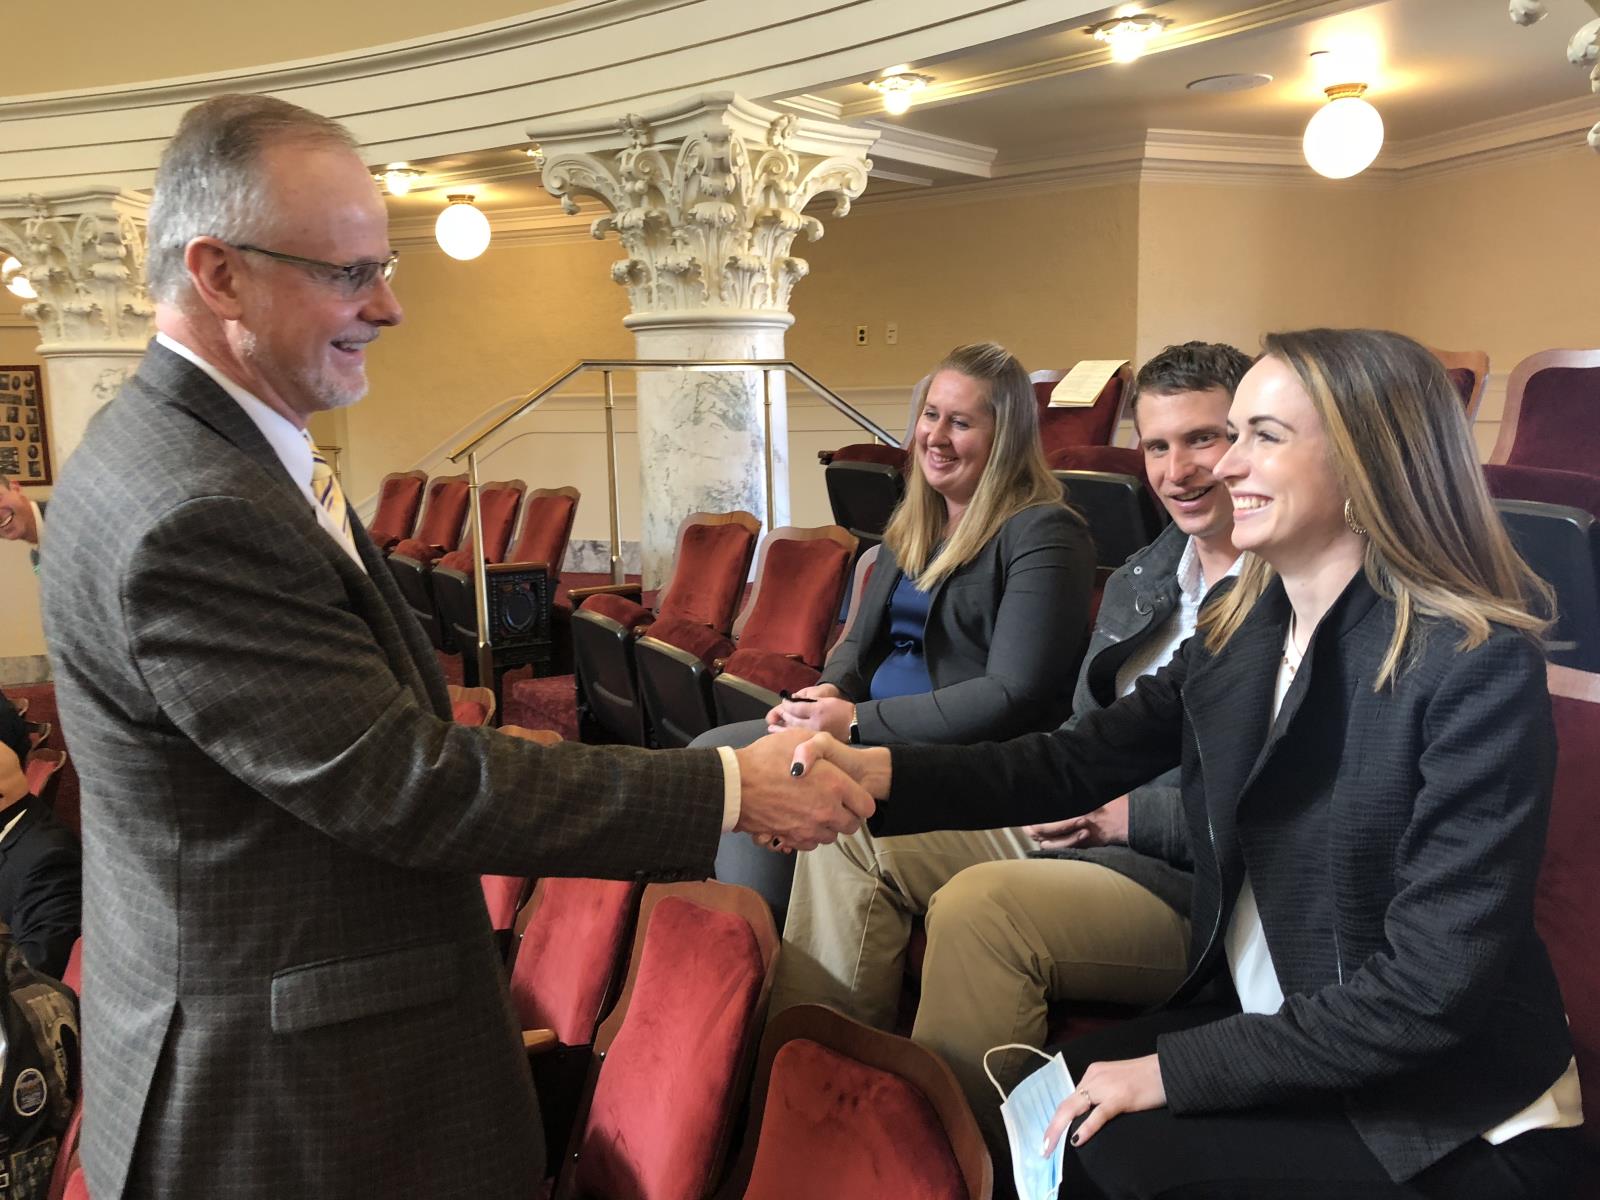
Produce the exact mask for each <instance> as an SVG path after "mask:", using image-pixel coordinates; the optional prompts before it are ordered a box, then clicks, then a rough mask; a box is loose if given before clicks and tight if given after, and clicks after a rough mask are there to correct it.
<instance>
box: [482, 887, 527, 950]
mask: <svg viewBox="0 0 1600 1200" xmlns="http://www.w3.org/2000/svg"><path fill="white" fill-rule="evenodd" d="M478 882H479V883H480V884H481V885H482V887H483V906H484V908H486V909H488V911H489V927H490V928H491V929H493V930H494V931H495V933H497V934H503V935H505V937H506V940H507V941H509V940H510V935H511V931H512V929H513V928H515V927H516V923H517V911H518V910H519V909H520V908H521V907H522V905H523V903H524V902H525V899H526V897H527V894H528V880H527V879H526V878H525V877H524V876H521V875H482V876H479V879H478Z"/></svg>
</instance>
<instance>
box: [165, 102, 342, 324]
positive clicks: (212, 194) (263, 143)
mask: <svg viewBox="0 0 1600 1200" xmlns="http://www.w3.org/2000/svg"><path fill="white" fill-rule="evenodd" d="M282 142H296V143H301V144H305V145H324V146H343V147H345V148H347V149H350V150H352V151H353V150H355V149H356V148H357V147H356V141H355V138H354V137H352V136H351V134H350V131H349V130H348V129H346V128H345V127H344V126H343V125H340V124H339V123H338V122H337V121H330V120H329V119H328V118H327V117H323V116H318V115H317V114H316V113H314V112H311V111H310V110H308V109H304V108H301V107H300V106H299V105H296V104H290V103H289V102H288V101H286V100H277V99H274V98H273V97H271V96H247V95H228V96H214V97H212V98H211V99H210V100H207V101H205V102H204V103H202V104H197V105H195V106H194V107H193V108H191V109H190V110H189V111H188V112H186V113H184V115H183V120H182V121H180V122H179V123H178V131H177V132H176V133H175V134H173V135H172V141H170V142H169V143H167V148H166V150H165V151H164V152H163V153H162V155H161V166H160V168H159V169H158V170H157V171H156V182H155V199H154V201H153V202H152V203H151V205H150V218H149V226H148V230H147V239H148V256H147V259H146V274H147V277H148V278H147V282H148V284H149V287H150V294H151V295H152V296H153V297H154V298H155V299H156V300H158V301H161V302H164V303H168V304H175V303H178V302H180V301H181V300H182V299H183V297H184V296H186V295H187V294H188V292H189V287H190V284H189V275H188V272H187V270H186V269H185V268H184V265H183V254H184V250H185V249H186V248H187V247H188V245H189V243H190V242H191V241H193V240H194V239H195V238H197V237H215V238H221V239H222V240H223V241H225V242H248V241H251V240H253V239H256V238H259V237H261V236H262V234H263V232H264V231H265V228H264V227H265V225H266V224H267V222H268V221H269V220H270V214H268V213H267V212H266V210H265V205H264V200H265V194H264V193H265V189H264V188H263V187H262V186H261V185H262V180H261V179H260V173H259V171H258V169H257V168H258V166H259V162H260V157H261V153H262V151H264V150H266V149H267V148H268V147H269V146H272V145H274V144H277V143H282Z"/></svg>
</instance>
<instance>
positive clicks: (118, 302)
mask: <svg viewBox="0 0 1600 1200" xmlns="http://www.w3.org/2000/svg"><path fill="white" fill-rule="evenodd" d="M142 205H143V202H142V200H138V201H136V202H135V203H134V204H132V205H129V204H128V203H126V202H124V199H123V198H122V197H119V196H112V195H100V196H74V197H63V198H51V199H46V198H45V197H42V196H29V197H28V198H27V200H26V201H25V202H24V203H23V204H22V205H21V206H20V207H21V209H22V215H20V216H12V217H9V218H0V246H3V247H4V248H5V249H6V250H8V251H9V252H10V253H12V254H14V255H16V256H17V259H18V260H19V261H20V262H21V263H22V269H23V273H24V274H25V275H26V276H27V277H28V281H29V282H30V283H31V284H32V285H33V288H34V291H35V292H37V293H38V298H37V299H36V300H30V301H27V302H26V303H24V304H23V306H22V313H23V315H24V316H26V317H28V318H29V319H30V320H32V321H34V322H36V323H37V324H38V326H39V331H40V333H41V334H42V335H43V342H42V344H41V347H40V349H41V350H42V351H44V352H45V353H48V352H50V351H51V350H56V349H67V348H78V349H83V348H95V349H121V348H131V349H135V350H138V349H142V348H143V346H144V343H145V342H146V340H148V338H149V336H150V329H151V321H152V319H153V317H154V316H155V306H154V305H153V304H152V303H151V302H150V294H149V292H148V291H147V290H146V288H145V282H144V260H145V237H144V225H143V223H142V221H140V220H137V219H136V217H135V212H142ZM11 207H12V209H13V211H15V210H16V208H17V207H18V206H16V205H13V206H11Z"/></svg>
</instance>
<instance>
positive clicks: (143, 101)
mask: <svg viewBox="0 0 1600 1200" xmlns="http://www.w3.org/2000/svg"><path fill="white" fill-rule="evenodd" d="M1102 3H1103V0H988V2H987V3H984V4H982V5H978V6H975V5H973V4H972V3H971V0H919V2H918V4H917V5H916V6H915V10H914V12H913V11H912V10H911V9H909V8H908V6H907V5H906V4H905V2H904V0H786V2H785V4H784V5H782V6H781V8H777V9H775V8H774V7H771V6H767V5H760V4H750V3H748V0H575V2H574V3H572V4H568V5H565V6H562V7H560V8H555V9H545V10H540V11H539V12H537V13H534V14H530V15H529V16H526V17H522V18H517V19H514V20H511V21H504V22H499V23H495V24H491V25H487V26H478V27H475V28H472V29H467V30H461V31H457V32H455V33H449V34H443V35H437V36H434V37H432V38H428V39H419V40H416V41H412V42H405V43H398V44H395V45H391V46H383V47H377V48H374V49H370V50H363V51H358V52H354V53H349V54H341V55H333V56H328V57H326V58H322V59H314V60H304V61H301V62H296V63H288V64H277V65H274V66H268V67H261V68H256V69H251V70H246V71H233V72H219V73H213V74H208V75H201V76H191V77H188V78H185V79H179V80H166V81H159V82H154V83H141V84H135V85H132V86H127V87H118V88H100V89H95V90H93V91H86V92H79V93H73V94H54V95H46V96H29V97H19V98H14V99H9V100H0V126H3V127H4V134H3V136H0V194H8V193H27V192H51V191H56V190H62V189H67V188H72V187H77V186H82V185H83V184H85V183H87V182H89V181H91V180H92V181H94V182H96V183H105V184H109V185H111V186H121V187H129V188H134V189H144V188H148V187H149V186H150V184H151V182H152V180H153V177H154V170H155V166H156V162H157V159H158V157H159V154H160V151H161V148H162V146H163V145H164V143H165V142H166V140H167V139H168V138H169V137H170V136H171V133H172V131H173V129H174V128H176V126H177V123H178V120H179V118H180V117H181V116H182V114H183V112H184V111H185V109H187V108H188V107H189V106H190V105H191V104H192V103H194V102H195V101H197V100H199V99H201V98H204V97H206V96H211V95H216V94H219V93H222V92H227V91H251V92H270V93H272V94H275V95H278V96H282V97H284V98H286V99H290V100H293V101H295V102H296V103H299V104H303V105H305V106H306V107H308V108H311V109H313V110H315V111H317V112H320V113H325V114H327V115H329V116H331V117H333V118H335V119H337V120H340V121H343V122H344V123H345V124H347V125H348V126H349V127H350V129H351V130H352V132H353V133H354V134H355V136H356V139H357V141H358V142H359V143H360V144H361V145H362V147H363V153H364V155H365V156H366V157H367V158H368V159H369V161H372V162H375V163H377V162H398V161H414V160H418V159H428V158H434V157H439V156H443V155H450V154H461V153H468V152H472V151H477V150H487V149H492V148H495V147H500V146H507V145H515V144H518V143H520V142H521V141H522V140H523V131H524V129H526V128H527V127H528V126H529V125H530V124H534V123H537V124H539V125H540V126H556V127H560V126H572V125H582V124H585V123H588V124H591V125H592V124H597V123H600V122H605V121H613V120H615V118H616V115H617V114H618V113H625V112H642V111H650V110H661V109H664V108H669V107H671V106H673V105H675V104H683V103H685V102H687V101H688V100H690V99H691V98H692V97H694V96H697V95H700V94H702V93H706V92H716V91H734V92H738V93H740V94H741V95H744V96H786V95H793V94H796V93H803V92H805V91H807V89H813V88H816V87H817V86H819V80H820V81H823V83H822V86H831V82H830V81H836V80H849V79H853V78H859V77H865V76H868V75H871V74H872V73H873V72H875V71H876V70H878V69H879V68H880V67H881V66H882V64H883V61H884V57H885V55H886V54H894V55H900V56H903V57H906V58H914V59H922V58H937V57H941V56H948V55H951V54H956V53H959V52H960V51H962V50H965V49H966V48H968V47H970V46H974V45H981V44H985V43H989V42H994V41H999V40H1003V39H1007V38H1016V37H1022V36H1026V35H1028V34H1031V33H1034V32H1035V31H1037V30H1040V29H1044V28H1049V27H1053V26H1055V25H1058V24H1059V23H1060V22H1062V21H1072V20H1075V19H1078V18H1080V17H1083V16H1084V15H1085V14H1088V13H1090V12H1093V11H1096V10H1098V8H1099V7H1100V6H1101V5H1102ZM913 22H915V23H914V25H913ZM685 29H689V30H692V31H693V32H694V36H696V37H697V38H698V39H699V40H697V41H694V42H691V43H688V44H685V42H684V36H685V35H684V30H685ZM874 115H875V114H874Z"/></svg>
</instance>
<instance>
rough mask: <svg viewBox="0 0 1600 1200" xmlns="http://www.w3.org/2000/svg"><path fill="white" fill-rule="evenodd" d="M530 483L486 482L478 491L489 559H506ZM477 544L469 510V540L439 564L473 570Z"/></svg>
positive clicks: (479, 507) (467, 536) (486, 552)
mask: <svg viewBox="0 0 1600 1200" xmlns="http://www.w3.org/2000/svg"><path fill="white" fill-rule="evenodd" d="M527 491H528V485H527V484H526V483H524V482H523V481H522V480H520V479H510V480H506V481H505V482H503V483H486V484H484V485H483V488H482V489H481V491H480V492H479V494H478V509H479V513H480V516H481V518H482V520H483V545H484V555H483V560H484V561H485V562H492V563H497V562H504V561H505V557H506V547H507V546H508V545H510V544H511V531H512V530H513V529H515V528H516V525H517V516H518V514H519V513H520V512H521V511H522V498H523V496H524V495H526V494H527ZM476 549H477V543H476V542H475V541H474V540H473V537H472V520H471V514H470V509H469V514H468V520H467V525H466V539H465V540H464V541H463V542H462V543H461V548H460V549H459V550H451V551H448V552H447V553H445V554H442V555H440V556H439V559H438V561H437V562H436V563H435V565H436V566H451V567H455V568H456V569H457V570H463V569H465V570H467V571H471V570H472V561H473V554H474V552H475V550H476Z"/></svg>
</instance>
